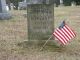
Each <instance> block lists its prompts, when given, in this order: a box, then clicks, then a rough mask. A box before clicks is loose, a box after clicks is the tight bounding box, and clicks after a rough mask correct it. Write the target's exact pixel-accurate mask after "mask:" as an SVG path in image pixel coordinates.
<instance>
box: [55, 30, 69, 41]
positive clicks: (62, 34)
mask: <svg viewBox="0 0 80 60" xmlns="http://www.w3.org/2000/svg"><path fill="white" fill-rule="evenodd" d="M57 30H58V31H60V32H61V34H62V35H64V37H65V38H66V39H67V41H69V38H68V37H67V36H66V35H65V34H64V32H63V31H61V30H60V29H57Z"/></svg>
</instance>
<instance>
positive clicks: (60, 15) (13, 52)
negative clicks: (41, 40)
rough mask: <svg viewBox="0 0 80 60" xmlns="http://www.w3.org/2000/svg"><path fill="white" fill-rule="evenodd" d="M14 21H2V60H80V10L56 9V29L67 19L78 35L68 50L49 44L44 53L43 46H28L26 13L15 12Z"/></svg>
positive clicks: (0, 46)
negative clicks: (41, 49) (41, 48)
mask: <svg viewBox="0 0 80 60" xmlns="http://www.w3.org/2000/svg"><path fill="white" fill-rule="evenodd" d="M11 13H12V15H13V18H12V19H11V20H1V21H0V60H80V37H79V35H80V28H79V26H80V20H79V19H80V7H79V6H78V7H57V8H56V7H55V18H54V19H55V20H54V26H55V28H56V27H58V26H59V25H60V23H61V22H62V21H63V20H65V21H66V23H67V24H68V25H70V26H71V27H72V28H73V29H74V31H75V32H76V34H77V36H76V38H74V39H73V41H72V42H71V43H70V44H69V45H68V46H65V47H57V46H54V43H53V45H47V46H45V48H44V49H43V51H40V46H33V45H32V43H29V44H31V45H28V44H27V42H26V41H27V18H26V17H24V16H23V15H24V14H25V13H26V11H24V10H21V11H19V10H18V11H17V10H15V11H11Z"/></svg>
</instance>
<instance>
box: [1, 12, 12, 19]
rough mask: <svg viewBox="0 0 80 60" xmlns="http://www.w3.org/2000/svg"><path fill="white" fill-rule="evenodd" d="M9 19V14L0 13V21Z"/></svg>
mask: <svg viewBox="0 0 80 60" xmlns="http://www.w3.org/2000/svg"><path fill="white" fill-rule="evenodd" d="M11 17H12V16H11V14H10V13H0V20H6V19H10V18H11Z"/></svg>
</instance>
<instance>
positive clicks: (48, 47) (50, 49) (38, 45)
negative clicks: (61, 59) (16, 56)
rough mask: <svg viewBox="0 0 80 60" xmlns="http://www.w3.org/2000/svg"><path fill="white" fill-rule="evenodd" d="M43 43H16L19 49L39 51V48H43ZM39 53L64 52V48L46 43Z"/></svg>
mask: <svg viewBox="0 0 80 60" xmlns="http://www.w3.org/2000/svg"><path fill="white" fill-rule="evenodd" d="M44 43H45V42H31V41H24V42H21V43H18V44H17V45H18V46H19V47H22V48H23V49H29V50H36V51H40V49H41V47H42V46H43V44H44ZM52 43H53V44H52ZM41 51H48V52H65V51H66V47H62V46H58V45H56V44H55V43H54V42H48V43H47V44H46V46H45V47H44V48H43V50H41Z"/></svg>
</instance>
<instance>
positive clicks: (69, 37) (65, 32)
mask: <svg viewBox="0 0 80 60" xmlns="http://www.w3.org/2000/svg"><path fill="white" fill-rule="evenodd" d="M61 30H62V31H63V32H64V33H65V34H66V35H67V36H68V37H69V39H71V37H70V36H69V35H68V34H67V32H66V31H65V30H64V29H61Z"/></svg>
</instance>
